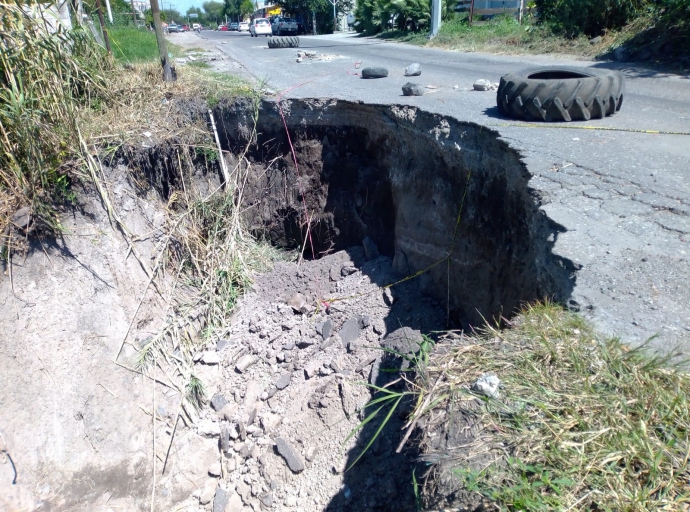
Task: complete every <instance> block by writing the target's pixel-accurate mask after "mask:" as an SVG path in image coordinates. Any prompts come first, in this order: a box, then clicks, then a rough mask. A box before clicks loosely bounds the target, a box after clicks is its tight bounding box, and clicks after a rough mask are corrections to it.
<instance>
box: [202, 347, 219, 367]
mask: <svg viewBox="0 0 690 512" xmlns="http://www.w3.org/2000/svg"><path fill="white" fill-rule="evenodd" d="M220 361H221V359H220V356H219V355H218V352H216V351H211V350H208V351H206V352H204V355H203V356H201V362H202V363H204V364H220Z"/></svg>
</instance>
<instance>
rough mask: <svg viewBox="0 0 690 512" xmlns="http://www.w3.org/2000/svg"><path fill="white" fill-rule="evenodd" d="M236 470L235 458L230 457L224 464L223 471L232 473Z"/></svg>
mask: <svg viewBox="0 0 690 512" xmlns="http://www.w3.org/2000/svg"><path fill="white" fill-rule="evenodd" d="M236 468H237V462H236V461H235V457H230V458H229V459H228V462H227V463H226V464H225V470H226V471H227V472H228V473H232V472H233V471H235V469H236Z"/></svg>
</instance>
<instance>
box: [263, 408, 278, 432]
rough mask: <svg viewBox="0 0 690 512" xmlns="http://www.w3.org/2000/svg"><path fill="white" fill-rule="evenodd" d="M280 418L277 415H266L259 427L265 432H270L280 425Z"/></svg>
mask: <svg viewBox="0 0 690 512" xmlns="http://www.w3.org/2000/svg"><path fill="white" fill-rule="evenodd" d="M280 421H281V417H280V416H278V415H277V414H272V413H266V414H264V415H263V417H262V418H261V426H262V427H263V429H264V431H265V432H270V431H271V430H273V429H275V428H276V427H277V426H278V425H280Z"/></svg>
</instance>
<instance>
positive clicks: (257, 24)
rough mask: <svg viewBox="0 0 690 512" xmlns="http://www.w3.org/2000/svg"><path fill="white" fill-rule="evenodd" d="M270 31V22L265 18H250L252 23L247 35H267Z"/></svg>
mask: <svg viewBox="0 0 690 512" xmlns="http://www.w3.org/2000/svg"><path fill="white" fill-rule="evenodd" d="M272 33H273V32H272V31H271V24H270V23H269V21H268V20H267V19H266V18H256V19H254V20H252V24H251V25H250V26H249V35H250V36H252V37H259V36H266V37H268V36H270V35H271V34H272Z"/></svg>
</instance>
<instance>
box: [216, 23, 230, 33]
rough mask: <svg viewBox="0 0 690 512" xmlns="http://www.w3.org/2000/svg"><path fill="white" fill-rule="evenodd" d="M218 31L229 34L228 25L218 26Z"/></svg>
mask: <svg viewBox="0 0 690 512" xmlns="http://www.w3.org/2000/svg"><path fill="white" fill-rule="evenodd" d="M218 30H220V31H222V32H227V31H228V26H227V25H218Z"/></svg>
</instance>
